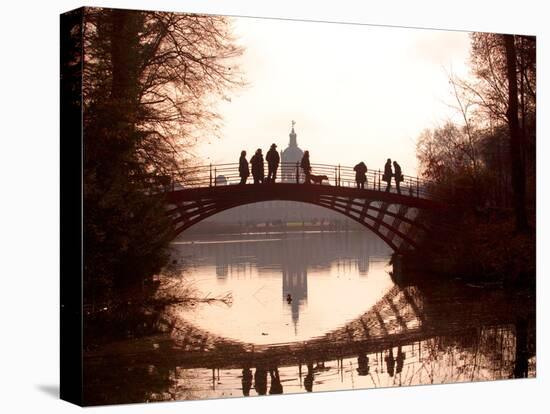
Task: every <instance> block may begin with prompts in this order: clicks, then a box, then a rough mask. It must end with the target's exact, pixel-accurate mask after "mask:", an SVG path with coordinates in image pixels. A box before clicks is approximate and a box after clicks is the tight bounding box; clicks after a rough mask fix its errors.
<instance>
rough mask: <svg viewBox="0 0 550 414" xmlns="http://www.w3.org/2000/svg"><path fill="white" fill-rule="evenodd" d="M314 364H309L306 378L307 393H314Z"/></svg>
mask: <svg viewBox="0 0 550 414" xmlns="http://www.w3.org/2000/svg"><path fill="white" fill-rule="evenodd" d="M313 378H314V376H313V363H312V362H308V364H307V375H306V376H305V378H304V387H305V389H306V391H307V392H312V391H313Z"/></svg>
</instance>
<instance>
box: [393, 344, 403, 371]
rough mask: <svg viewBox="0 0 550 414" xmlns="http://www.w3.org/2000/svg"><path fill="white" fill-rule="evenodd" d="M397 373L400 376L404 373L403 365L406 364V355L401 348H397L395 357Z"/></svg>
mask: <svg viewBox="0 0 550 414" xmlns="http://www.w3.org/2000/svg"><path fill="white" fill-rule="evenodd" d="M395 362H396V366H395V372H396V373H397V374H399V373H400V372H401V371H403V363H404V362H405V353H404V352H403V351H402V350H401V346H398V347H397V356H396V357H395Z"/></svg>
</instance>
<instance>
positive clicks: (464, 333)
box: [176, 286, 534, 368]
mask: <svg viewBox="0 0 550 414" xmlns="http://www.w3.org/2000/svg"><path fill="white" fill-rule="evenodd" d="M448 288H449V287H448V286H446V287H445V288H444V289H442V290H440V291H438V290H437V289H436V290H434V291H432V292H430V293H431V294H430V296H426V295H424V294H422V293H421V292H420V290H419V289H418V288H416V287H404V288H402V287H398V286H395V287H393V288H392V289H391V290H390V291H389V292H388V293H387V294H386V295H385V296H384V297H383V298H382V299H381V300H380V301H379V302H378V303H377V304H376V305H375V306H373V307H372V308H371V309H370V310H369V311H367V312H365V313H364V314H363V315H361V316H360V317H358V318H357V319H355V320H353V321H351V322H349V323H347V324H345V325H344V326H343V327H341V328H339V329H336V330H333V331H331V332H328V333H326V334H325V335H323V336H320V337H317V338H314V339H311V340H308V341H304V342H294V343H288V344H275V345H261V346H259V345H254V344H246V343H240V342H236V341H225V340H224V339H223V338H219V337H215V336H211V335H210V334H208V333H206V332H202V333H201V334H200V335H201V341H200V342H201V345H200V347H199V349H197V351H199V352H198V353H195V352H193V351H192V348H193V346H190V347H189V348H188V351H190V352H189V353H187V352H186V353H185V354H182V355H180V357H181V359H179V358H178V359H179V361H180V363H181V364H182V365H185V366H187V367H205V366H212V367H224V368H227V367H238V366H243V365H248V366H254V365H255V364H258V363H267V364H269V363H276V365H277V366H285V365H293V364H302V363H307V361H319V360H336V359H342V358H346V357H351V356H354V355H355V356H357V355H358V354H364V353H379V352H383V351H384V350H387V349H389V348H393V347H397V346H405V345H408V344H411V343H414V342H417V341H422V340H426V339H428V338H432V337H434V336H441V335H458V336H461V337H463V338H467V337H470V336H472V335H474V336H475V335H476V332H478V331H479V329H481V328H482V327H488V326H500V325H507V324H511V325H515V324H516V323H517V322H518V320H519V319H528V318H529V316H532V315H534V307H533V306H534V304H526V303H524V304H517V305H516V304H514V305H512V304H510V303H507V298H505V297H504V296H502V295H500V294H495V293H494V292H493V293H485V292H477V291H476V289H474V288H456V289H453V290H452V291H450V290H448ZM449 297H452V298H453V300H452V301H451V302H449V300H448V298H449ZM518 309H521V311H518ZM182 328H183V330H184V332H187V331H186V330H187V329H191V331H193V332H194V335H198V332H200V330H198V329H196V328H192V327H182ZM184 336H188V332H187V333H184ZM176 337H177V335H176ZM531 346H534V344H531ZM206 350H208V353H207V355H205V354H204V353H203V352H204V351H206ZM228 351H229V352H228Z"/></svg>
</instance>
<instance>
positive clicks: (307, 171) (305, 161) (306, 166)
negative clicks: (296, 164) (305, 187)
mask: <svg viewBox="0 0 550 414" xmlns="http://www.w3.org/2000/svg"><path fill="white" fill-rule="evenodd" d="M300 167H301V168H302V171H303V172H304V175H305V177H306V179H305V183H306V184H309V183H310V175H311V164H310V163H309V151H304V155H303V156H302V161H300Z"/></svg>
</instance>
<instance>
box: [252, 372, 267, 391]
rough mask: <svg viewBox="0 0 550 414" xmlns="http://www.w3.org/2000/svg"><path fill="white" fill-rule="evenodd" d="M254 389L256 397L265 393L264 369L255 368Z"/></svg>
mask: <svg viewBox="0 0 550 414" xmlns="http://www.w3.org/2000/svg"><path fill="white" fill-rule="evenodd" d="M254 389H255V390H256V392H257V393H258V395H265V394H266V393H267V370H266V369H265V368H264V367H257V368H256V372H255V373H254Z"/></svg>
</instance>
